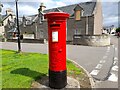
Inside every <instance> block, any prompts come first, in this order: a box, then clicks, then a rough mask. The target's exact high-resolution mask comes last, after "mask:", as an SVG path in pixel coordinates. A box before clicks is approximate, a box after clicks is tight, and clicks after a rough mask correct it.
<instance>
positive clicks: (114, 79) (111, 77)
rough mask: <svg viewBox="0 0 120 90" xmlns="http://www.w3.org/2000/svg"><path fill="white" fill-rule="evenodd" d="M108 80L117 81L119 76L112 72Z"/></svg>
mask: <svg viewBox="0 0 120 90" xmlns="http://www.w3.org/2000/svg"><path fill="white" fill-rule="evenodd" d="M108 80H109V81H112V82H117V81H118V77H117V76H116V75H115V74H114V73H111V75H110V77H109V78H108Z"/></svg>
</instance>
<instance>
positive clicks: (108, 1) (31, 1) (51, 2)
mask: <svg viewBox="0 0 120 90" xmlns="http://www.w3.org/2000/svg"><path fill="white" fill-rule="evenodd" d="M0 1H1V3H2V4H3V10H2V14H5V10H6V9H7V8H11V9H12V10H13V11H14V13H15V0H0ZM86 1H90V0H18V5H19V7H18V8H19V16H23V15H24V16H28V15H34V14H37V13H38V8H39V6H40V3H44V5H45V6H46V9H50V8H56V7H62V6H66V5H71V4H76V3H80V2H86ZM99 1H101V3H102V12H103V26H111V25H115V26H116V27H118V2H119V1H120V0H99Z"/></svg>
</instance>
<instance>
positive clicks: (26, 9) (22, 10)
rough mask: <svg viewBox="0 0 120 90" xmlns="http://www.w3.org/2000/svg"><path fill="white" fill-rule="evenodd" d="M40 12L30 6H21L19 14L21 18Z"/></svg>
mask: <svg viewBox="0 0 120 90" xmlns="http://www.w3.org/2000/svg"><path fill="white" fill-rule="evenodd" d="M37 13H38V10H37V9H36V8H34V7H31V6H29V5H24V6H23V5H19V14H20V15H21V16H23V15H25V16H26V15H32V14H37Z"/></svg>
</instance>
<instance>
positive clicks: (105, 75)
mask: <svg viewBox="0 0 120 90" xmlns="http://www.w3.org/2000/svg"><path fill="white" fill-rule="evenodd" d="M112 38H114V37H112ZM114 39H115V40H116V41H115V42H116V44H115V45H110V46H106V47H90V46H81V45H67V58H68V59H71V60H73V61H74V62H77V63H78V64H79V65H80V66H82V67H83V68H84V69H85V70H87V71H88V73H89V74H91V75H92V77H93V78H94V82H95V86H94V87H95V88H118V55H117V53H118V47H117V44H118V43H117V38H114ZM114 39H113V41H114ZM115 42H114V43H115ZM0 45H1V46H2V47H0V48H1V49H10V50H17V43H11V42H0ZM21 46H22V51H23V52H37V53H43V54H48V44H38V43H37V44H36V43H22V44H21Z"/></svg>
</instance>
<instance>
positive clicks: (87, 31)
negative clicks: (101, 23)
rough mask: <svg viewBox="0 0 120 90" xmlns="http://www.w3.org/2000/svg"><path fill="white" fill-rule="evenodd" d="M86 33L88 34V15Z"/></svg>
mask: <svg viewBox="0 0 120 90" xmlns="http://www.w3.org/2000/svg"><path fill="white" fill-rule="evenodd" d="M86 35H88V16H86Z"/></svg>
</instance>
